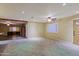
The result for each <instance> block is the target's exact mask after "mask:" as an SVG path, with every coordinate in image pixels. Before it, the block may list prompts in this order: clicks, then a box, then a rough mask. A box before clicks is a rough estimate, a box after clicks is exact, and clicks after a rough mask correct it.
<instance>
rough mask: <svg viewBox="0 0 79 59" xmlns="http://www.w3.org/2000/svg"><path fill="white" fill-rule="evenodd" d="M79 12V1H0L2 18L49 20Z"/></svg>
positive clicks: (0, 15) (0, 16)
mask: <svg viewBox="0 0 79 59" xmlns="http://www.w3.org/2000/svg"><path fill="white" fill-rule="evenodd" d="M76 13H79V4H78V3H66V5H63V4H62V3H0V18H8V19H15V20H26V21H38V22H40V21H41V22H43V21H47V18H48V17H52V18H62V17H67V16H72V15H75V14H76Z"/></svg>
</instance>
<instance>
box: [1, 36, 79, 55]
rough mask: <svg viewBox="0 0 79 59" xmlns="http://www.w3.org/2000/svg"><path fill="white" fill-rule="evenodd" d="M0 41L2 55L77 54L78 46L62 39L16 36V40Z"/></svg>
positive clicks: (78, 53) (78, 52)
mask: <svg viewBox="0 0 79 59" xmlns="http://www.w3.org/2000/svg"><path fill="white" fill-rule="evenodd" d="M19 39H20V40H19ZM1 42H3V41H0V55H2V56H79V46H78V45H74V44H72V43H68V42H64V41H55V40H48V39H45V38H28V39H24V38H20V37H18V39H16V40H15V39H14V40H8V41H5V42H4V43H1Z"/></svg>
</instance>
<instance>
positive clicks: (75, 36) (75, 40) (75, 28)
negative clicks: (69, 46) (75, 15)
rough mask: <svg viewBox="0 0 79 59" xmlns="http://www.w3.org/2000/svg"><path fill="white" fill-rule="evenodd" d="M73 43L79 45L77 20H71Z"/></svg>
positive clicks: (78, 22) (78, 23)
mask: <svg viewBox="0 0 79 59" xmlns="http://www.w3.org/2000/svg"><path fill="white" fill-rule="evenodd" d="M73 43H74V44H77V45H79V20H74V21H73Z"/></svg>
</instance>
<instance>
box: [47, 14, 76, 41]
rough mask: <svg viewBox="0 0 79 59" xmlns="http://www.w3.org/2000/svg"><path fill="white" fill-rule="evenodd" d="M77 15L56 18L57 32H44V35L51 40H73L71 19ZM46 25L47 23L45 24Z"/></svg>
mask: <svg viewBox="0 0 79 59" xmlns="http://www.w3.org/2000/svg"><path fill="white" fill-rule="evenodd" d="M76 17H77V15H74V16H69V17H65V18H62V19H58V20H57V23H58V33H48V32H47V31H46V32H45V36H46V37H47V38H49V39H53V40H65V41H68V42H73V20H74V19H76ZM46 27H47V24H46Z"/></svg>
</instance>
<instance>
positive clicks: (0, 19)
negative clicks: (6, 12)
mask: <svg viewBox="0 0 79 59" xmlns="http://www.w3.org/2000/svg"><path fill="white" fill-rule="evenodd" d="M0 20H7V21H19V22H25V23H27V22H28V21H24V20H14V19H5V18H0Z"/></svg>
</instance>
